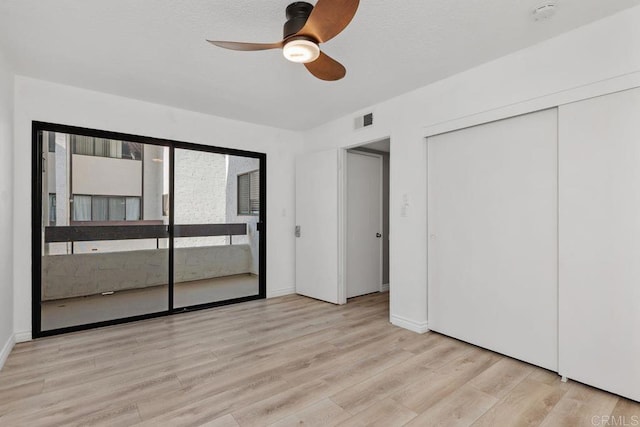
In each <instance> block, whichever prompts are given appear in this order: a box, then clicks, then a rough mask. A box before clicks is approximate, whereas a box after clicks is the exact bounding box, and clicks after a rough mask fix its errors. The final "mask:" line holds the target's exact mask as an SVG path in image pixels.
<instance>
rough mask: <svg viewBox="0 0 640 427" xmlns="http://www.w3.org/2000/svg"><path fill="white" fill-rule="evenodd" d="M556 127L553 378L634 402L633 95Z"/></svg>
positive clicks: (638, 94)
mask: <svg viewBox="0 0 640 427" xmlns="http://www.w3.org/2000/svg"><path fill="white" fill-rule="evenodd" d="M560 125H561V126H560V150H559V160H560V373H561V374H562V375H565V376H567V377H569V378H571V379H575V380H578V381H581V382H585V383H588V384H591V385H593V386H596V387H599V388H602V389H605V390H608V391H611V392H614V393H617V394H620V395H623V396H626V397H629V398H631V399H634V400H638V401H640V89H634V90H629V91H626V92H621V93H616V94H612V95H607V96H602V97H598V98H594V99H590V100H587V101H582V102H578V103H574V104H570V105H567V106H563V107H561V109H560Z"/></svg>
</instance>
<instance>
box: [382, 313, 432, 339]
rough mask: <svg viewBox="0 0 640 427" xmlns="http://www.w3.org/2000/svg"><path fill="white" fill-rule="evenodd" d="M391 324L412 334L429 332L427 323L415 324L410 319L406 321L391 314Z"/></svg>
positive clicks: (404, 318)
mask: <svg viewBox="0 0 640 427" xmlns="http://www.w3.org/2000/svg"><path fill="white" fill-rule="evenodd" d="M390 317H391V324H392V325H396V326H399V327H401V328H405V329H408V330H410V331H412V332H416V333H418V334H424V333H425V332H429V327H428V325H427V322H426V321H425V322H416V321H414V320H411V319H407V318H406V317H402V316H397V315H395V314H392V315H391V316H390Z"/></svg>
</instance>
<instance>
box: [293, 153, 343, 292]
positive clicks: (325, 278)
mask: <svg viewBox="0 0 640 427" xmlns="http://www.w3.org/2000/svg"><path fill="white" fill-rule="evenodd" d="M339 162H340V152H339V150H327V151H321V152H316V153H307V154H303V155H301V156H299V157H298V158H297V159H296V293H298V294H300V295H305V296H308V297H311V298H316V299H319V300H323V301H328V302H331V303H334V304H344V303H345V302H346V299H345V297H344V292H340V289H341V288H340V272H339V266H340V263H339V262H338V260H339V256H340V248H339V244H338V236H339V234H338V233H339V230H338V227H339V211H338V209H339V194H340V192H339V187H338V183H339V182H340V179H339V173H340V167H339V164H340V163H339Z"/></svg>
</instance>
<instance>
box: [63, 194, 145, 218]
mask: <svg viewBox="0 0 640 427" xmlns="http://www.w3.org/2000/svg"><path fill="white" fill-rule="evenodd" d="M140 200H141V199H140V197H124V196H86V195H78V194H75V195H74V196H73V220H74V221H101V222H102V221H139V220H140V219H141V215H140Z"/></svg>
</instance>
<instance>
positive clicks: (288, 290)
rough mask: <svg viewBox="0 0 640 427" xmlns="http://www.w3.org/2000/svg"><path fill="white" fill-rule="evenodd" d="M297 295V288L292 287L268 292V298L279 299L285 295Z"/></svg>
mask: <svg viewBox="0 0 640 427" xmlns="http://www.w3.org/2000/svg"><path fill="white" fill-rule="evenodd" d="M295 293H296V288H295V287H293V286H292V287H290V288H282V289H274V290H271V291H269V290H268V291H267V298H277V297H283V296H285V295H291V294H295Z"/></svg>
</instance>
